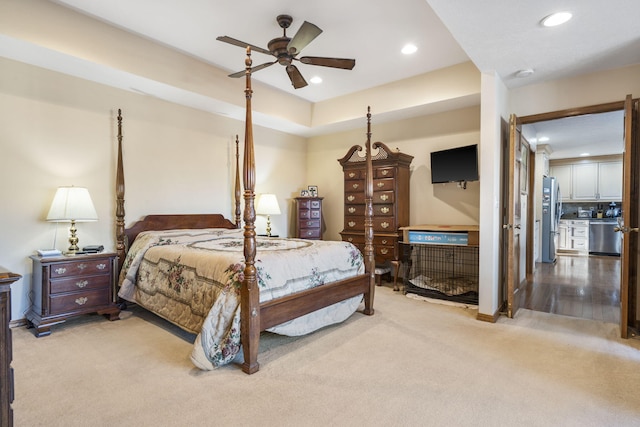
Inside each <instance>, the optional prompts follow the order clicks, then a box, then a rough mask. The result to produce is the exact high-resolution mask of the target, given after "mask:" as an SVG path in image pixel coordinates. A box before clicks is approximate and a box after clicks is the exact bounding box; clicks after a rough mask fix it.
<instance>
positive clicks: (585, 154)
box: [580, 153, 589, 157]
mask: <svg viewBox="0 0 640 427" xmlns="http://www.w3.org/2000/svg"><path fill="white" fill-rule="evenodd" d="M588 155H589V153H580V156H582V157H586V156H588Z"/></svg>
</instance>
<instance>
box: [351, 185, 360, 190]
mask: <svg viewBox="0 0 640 427" xmlns="http://www.w3.org/2000/svg"><path fill="white" fill-rule="evenodd" d="M352 187H353V189H354V190H357V189H358V187H360V184H353V185H352Z"/></svg>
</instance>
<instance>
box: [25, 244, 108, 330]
mask: <svg viewBox="0 0 640 427" xmlns="http://www.w3.org/2000/svg"><path fill="white" fill-rule="evenodd" d="M30 258H31V260H32V261H33V281H32V287H33V288H32V291H33V305H32V307H31V310H30V311H29V313H28V314H27V320H28V321H29V323H30V325H29V327H33V328H35V335H36V336H37V337H42V336H46V335H49V334H50V333H51V330H50V329H49V328H50V327H51V326H52V325H56V324H58V323H62V322H64V321H66V320H67V319H69V318H71V317H75V316H80V315H82V314H88V313H98V314H103V315H105V316H106V317H107V318H108V319H109V320H118V319H119V314H120V309H119V308H118V306H117V305H116V303H115V285H116V277H115V274H116V272H117V271H118V269H117V265H116V263H117V255H116V254H115V253H98V254H90V255H74V256H56V257H39V256H31V257H30Z"/></svg>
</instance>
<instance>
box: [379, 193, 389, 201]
mask: <svg viewBox="0 0 640 427" xmlns="http://www.w3.org/2000/svg"><path fill="white" fill-rule="evenodd" d="M388 199H389V196H388V195H387V194H383V195H382V196H380V200H382V201H385V202H386V201H387V200H388Z"/></svg>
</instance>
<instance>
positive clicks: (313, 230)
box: [296, 197, 322, 240]
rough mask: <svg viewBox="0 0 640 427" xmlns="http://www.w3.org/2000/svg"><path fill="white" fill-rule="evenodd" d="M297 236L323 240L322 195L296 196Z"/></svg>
mask: <svg viewBox="0 0 640 427" xmlns="http://www.w3.org/2000/svg"><path fill="white" fill-rule="evenodd" d="M296 225H297V226H296V231H297V234H296V237H298V238H300V239H313V240H322V197H296Z"/></svg>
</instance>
